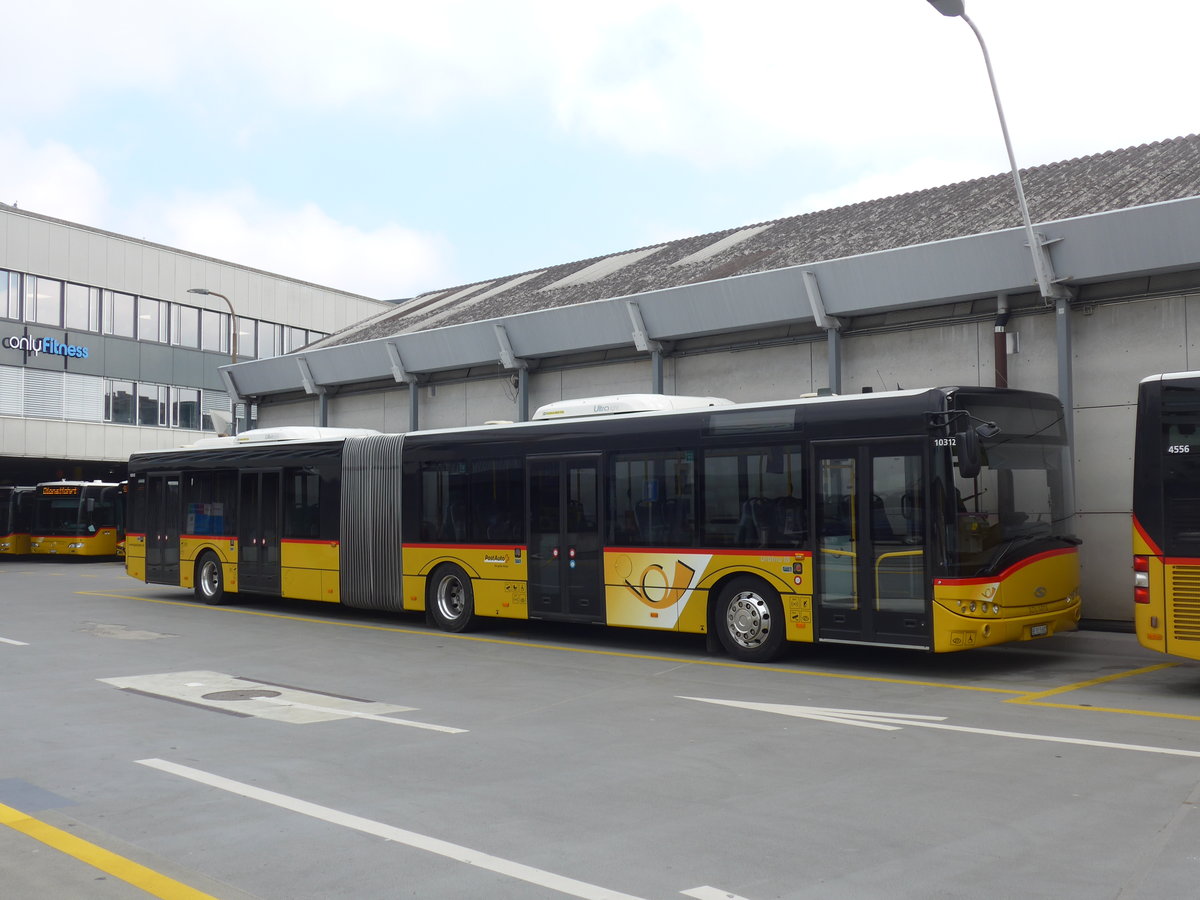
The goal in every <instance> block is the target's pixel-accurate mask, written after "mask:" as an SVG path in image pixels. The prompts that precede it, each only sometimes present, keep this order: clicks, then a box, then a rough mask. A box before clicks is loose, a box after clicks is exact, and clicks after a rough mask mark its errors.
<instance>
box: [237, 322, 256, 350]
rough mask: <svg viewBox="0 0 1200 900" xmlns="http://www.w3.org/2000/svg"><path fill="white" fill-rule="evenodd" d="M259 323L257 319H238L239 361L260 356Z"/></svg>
mask: <svg viewBox="0 0 1200 900" xmlns="http://www.w3.org/2000/svg"><path fill="white" fill-rule="evenodd" d="M257 326H258V322H257V321H256V320H255V319H245V318H242V317H241V316H238V318H237V330H238V339H237V353H238V359H254V358H255V356H257V355H258V327H257Z"/></svg>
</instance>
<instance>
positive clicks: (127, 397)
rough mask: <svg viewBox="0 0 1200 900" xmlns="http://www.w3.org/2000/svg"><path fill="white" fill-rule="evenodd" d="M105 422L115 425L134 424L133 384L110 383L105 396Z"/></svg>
mask: <svg viewBox="0 0 1200 900" xmlns="http://www.w3.org/2000/svg"><path fill="white" fill-rule="evenodd" d="M104 420H105V421H106V422H112V423H113V424H114V425H132V424H133V382H132V381H115V380H114V381H109V382H108V390H107V391H106V392H105V394H104Z"/></svg>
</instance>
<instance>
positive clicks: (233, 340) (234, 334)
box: [187, 288, 238, 434]
mask: <svg viewBox="0 0 1200 900" xmlns="http://www.w3.org/2000/svg"><path fill="white" fill-rule="evenodd" d="M187 292H188V293H189V294H200V295H202V296H205V297H220V298H221V299H222V300H224V301H225V305H226V306H228V307H229V359H230V363H231V365H235V366H236V365H237V361H238V341H237V339H238V330H237V314H236V313H235V312H234V311H233V302H232V301H231V300H230V299H229V298H228V297H226V296H225V295H224V294H220V293H218V292H217V291H210V290H209V289H208V288H188V291H187ZM226 380H227V382H228V384H229V386H230V388H231V390H230V396H229V400H230V409H231V412H232V413H233V415H232V419H233V422H232V427H233V433H234V434H237V430H238V421H237V396H236V394H235V393H234V392H233V390H232V387H233V380H232V379H226Z"/></svg>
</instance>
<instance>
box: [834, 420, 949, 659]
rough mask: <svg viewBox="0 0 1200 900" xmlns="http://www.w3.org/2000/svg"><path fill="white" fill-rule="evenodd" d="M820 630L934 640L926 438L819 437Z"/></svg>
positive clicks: (843, 636) (845, 637) (891, 640)
mask: <svg viewBox="0 0 1200 900" xmlns="http://www.w3.org/2000/svg"><path fill="white" fill-rule="evenodd" d="M814 454H815V461H814V468H813V471H814V473H815V475H816V479H817V484H816V490H815V492H814V494H815V496H814V501H815V504H816V510H815V525H816V535H815V541H816V553H815V555H814V559H813V565H814V568H815V571H816V594H815V597H814V600H815V604H816V611H817V637H818V639H820V640H823V641H843V642H849V643H872V644H892V645H897V646H905V647H912V646H917V647H930V646H932V643H931V642H932V635H931V629H932V615H931V611H930V607H929V604H930V602H931V597H930V590H929V588H928V583H929V577H928V560H927V555H926V552H925V531H926V528H925V516H924V510H925V502H924V494H923V490H924V482H925V479H924V478H923V477H922V473H923V467H924V465H925V463H924V460H925V456H924V451H923V447H922V445H921V444H920V443H919V442H888V443H876V444H863V443H855V444H832V443H831V444H814Z"/></svg>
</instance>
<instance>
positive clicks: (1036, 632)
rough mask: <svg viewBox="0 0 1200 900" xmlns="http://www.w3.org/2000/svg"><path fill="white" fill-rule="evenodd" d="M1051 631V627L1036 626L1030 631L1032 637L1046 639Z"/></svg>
mask: <svg viewBox="0 0 1200 900" xmlns="http://www.w3.org/2000/svg"><path fill="white" fill-rule="evenodd" d="M1049 631H1050V626H1049V625H1034V626H1032V627H1031V628H1030V629H1029V636H1030V637H1045V636H1046V634H1047V633H1048V632H1049Z"/></svg>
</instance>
